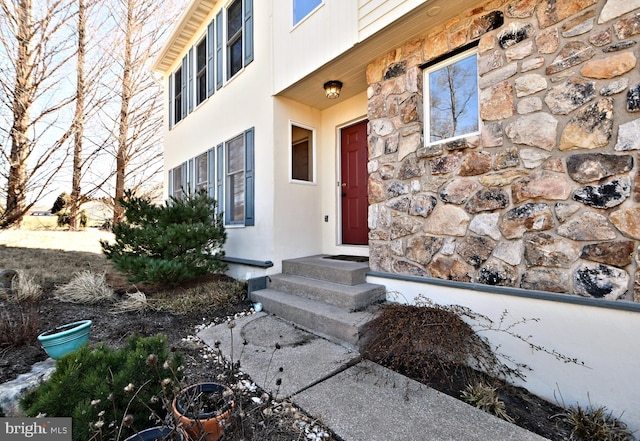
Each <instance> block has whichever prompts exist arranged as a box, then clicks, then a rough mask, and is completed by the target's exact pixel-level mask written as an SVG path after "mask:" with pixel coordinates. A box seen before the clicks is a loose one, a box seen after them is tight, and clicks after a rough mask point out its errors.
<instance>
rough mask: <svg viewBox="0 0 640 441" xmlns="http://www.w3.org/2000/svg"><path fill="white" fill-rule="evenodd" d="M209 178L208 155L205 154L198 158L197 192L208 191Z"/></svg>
mask: <svg viewBox="0 0 640 441" xmlns="http://www.w3.org/2000/svg"><path fill="white" fill-rule="evenodd" d="M208 176H209V174H208V173H207V154H206V153H203V154H201V155H200V156H197V157H196V190H207V187H208V183H209V181H208Z"/></svg>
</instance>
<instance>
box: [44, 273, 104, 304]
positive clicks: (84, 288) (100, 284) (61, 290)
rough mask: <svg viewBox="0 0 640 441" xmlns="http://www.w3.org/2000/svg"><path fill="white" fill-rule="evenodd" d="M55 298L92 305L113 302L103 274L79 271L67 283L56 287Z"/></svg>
mask: <svg viewBox="0 0 640 441" xmlns="http://www.w3.org/2000/svg"><path fill="white" fill-rule="evenodd" d="M55 297H56V298H57V299H58V300H60V301H63V302H69V303H84V304H89V305H92V304H97V303H103V302H110V301H113V300H114V299H115V294H114V293H113V290H112V289H111V287H109V286H108V285H107V282H106V280H105V274H104V273H103V274H96V273H93V272H91V271H81V272H79V273H76V274H75V275H74V276H73V278H72V279H71V281H69V283H67V284H65V285H62V286H60V287H58V289H56V291H55Z"/></svg>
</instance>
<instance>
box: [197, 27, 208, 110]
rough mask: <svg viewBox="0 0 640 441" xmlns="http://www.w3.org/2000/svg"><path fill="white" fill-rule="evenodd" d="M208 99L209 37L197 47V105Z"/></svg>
mask: <svg viewBox="0 0 640 441" xmlns="http://www.w3.org/2000/svg"><path fill="white" fill-rule="evenodd" d="M206 99H207V38H206V37H205V38H203V39H202V40H201V41H200V43H198V46H197V47H196V105H198V104H200V103H201V102H203V101H204V100H206Z"/></svg>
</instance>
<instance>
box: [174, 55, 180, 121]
mask: <svg viewBox="0 0 640 441" xmlns="http://www.w3.org/2000/svg"><path fill="white" fill-rule="evenodd" d="M173 93H174V95H173V123H174V124H177V123H179V122H180V120H181V119H182V68H181V67H180V68H178V70H176V71H175V73H174V74H173Z"/></svg>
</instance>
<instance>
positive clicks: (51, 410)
mask: <svg viewBox="0 0 640 441" xmlns="http://www.w3.org/2000/svg"><path fill="white" fill-rule="evenodd" d="M181 366H182V356H181V355H180V354H179V353H177V352H170V351H169V350H168V349H167V345H166V339H165V337H164V336H162V335H156V336H152V337H140V336H133V337H131V338H129V339H128V340H127V342H126V345H125V346H124V347H123V348H121V349H117V350H115V349H112V348H110V347H108V346H106V345H102V344H100V345H98V346H97V347H95V348H92V347H91V346H89V345H87V346H84V347H82V348H81V349H79V350H78V351H75V352H72V353H70V354H68V355H66V356H64V357H62V358H61V359H59V360H58V361H57V362H56V369H55V371H54V372H53V374H52V375H51V377H50V378H49V380H47V381H45V382H44V383H42V384H41V385H40V386H38V387H37V388H36V389H34V390H33V391H31V392H29V393H27V394H26V395H25V396H24V398H23V399H22V400H21V403H20V404H21V406H22V408H23V410H24V412H25V414H26V415H27V416H30V417H35V416H37V415H46V416H48V417H72V418H73V433H72V438H73V440H74V441H87V440H111V439H116V440H121V439H124V438H126V437H128V436H130V435H132V434H134V433H136V432H138V431H140V430H143V429H145V428H147V427H151V426H156V425H160V424H162V423H163V422H164V421H165V419H166V416H167V406H166V401H167V400H170V399H172V397H173V394H174V393H175V391H176V388H177V384H178V382H179V380H180V378H181V375H182V373H181Z"/></svg>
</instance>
